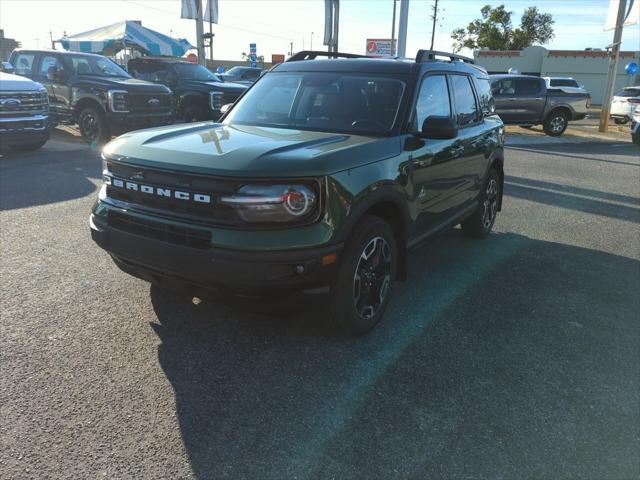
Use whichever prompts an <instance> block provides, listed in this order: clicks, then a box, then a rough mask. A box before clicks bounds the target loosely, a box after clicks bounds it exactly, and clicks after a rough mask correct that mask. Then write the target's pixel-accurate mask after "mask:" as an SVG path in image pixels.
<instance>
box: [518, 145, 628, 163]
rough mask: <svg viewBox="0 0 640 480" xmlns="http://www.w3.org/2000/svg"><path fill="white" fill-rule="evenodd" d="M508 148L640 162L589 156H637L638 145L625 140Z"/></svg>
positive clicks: (568, 156) (591, 159) (558, 154)
mask: <svg viewBox="0 0 640 480" xmlns="http://www.w3.org/2000/svg"><path fill="white" fill-rule="evenodd" d="M507 148H508V149H509V150H516V151H517V150H520V151H523V152H531V153H540V154H549V155H553V156H554V157H566V158H572V159H577V160H582V161H585V162H602V163H613V164H618V165H630V166H635V167H640V162H626V161H623V160H611V159H609V158H598V157H595V158H594V157H591V155H603V156H607V157H614V156H621V157H629V156H631V157H634V156H638V151H639V149H638V147H637V146H636V145H633V144H632V143H625V142H606V141H602V142H580V143H569V142H566V143H557V144H553V143H550V144H518V145H507Z"/></svg>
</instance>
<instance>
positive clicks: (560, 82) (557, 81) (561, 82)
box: [550, 78, 578, 87]
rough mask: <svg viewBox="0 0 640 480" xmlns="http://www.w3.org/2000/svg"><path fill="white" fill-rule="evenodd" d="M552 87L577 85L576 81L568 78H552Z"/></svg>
mask: <svg viewBox="0 0 640 480" xmlns="http://www.w3.org/2000/svg"><path fill="white" fill-rule="evenodd" d="M550 83H551V86H552V87H577V86H578V82H576V81H575V80H571V79H570V78H554V79H551V82H550Z"/></svg>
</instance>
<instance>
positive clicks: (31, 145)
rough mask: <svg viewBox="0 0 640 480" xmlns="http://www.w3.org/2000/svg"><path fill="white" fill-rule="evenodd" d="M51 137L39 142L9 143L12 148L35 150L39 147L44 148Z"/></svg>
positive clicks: (22, 150)
mask: <svg viewBox="0 0 640 480" xmlns="http://www.w3.org/2000/svg"><path fill="white" fill-rule="evenodd" d="M48 140H49V139H47V140H41V141H39V142H36V143H26V144H24V145H9V146H10V147H11V148H13V149H14V150H19V151H21V152H33V151H35V150H38V149H39V148H42V146H43V145H44V144H45V143H47V141H48Z"/></svg>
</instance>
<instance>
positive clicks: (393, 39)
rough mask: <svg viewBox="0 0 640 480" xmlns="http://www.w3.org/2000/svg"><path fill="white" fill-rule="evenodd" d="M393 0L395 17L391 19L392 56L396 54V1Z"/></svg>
mask: <svg viewBox="0 0 640 480" xmlns="http://www.w3.org/2000/svg"><path fill="white" fill-rule="evenodd" d="M397 1H398V0H393V18H392V19H391V56H392V57H395V56H396V2H397Z"/></svg>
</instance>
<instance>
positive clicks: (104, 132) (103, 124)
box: [78, 107, 111, 145]
mask: <svg viewBox="0 0 640 480" xmlns="http://www.w3.org/2000/svg"><path fill="white" fill-rule="evenodd" d="M78 126H79V127H80V135H81V136H82V139H83V140H84V141H85V142H87V143H89V144H91V145H101V144H103V143H106V142H107V141H108V140H109V138H110V137H111V134H110V133H109V126H108V125H107V118H106V116H105V114H104V112H103V111H101V110H99V109H97V108H94V107H87V108H85V109H84V110H82V111H81V112H80V115H78Z"/></svg>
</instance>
